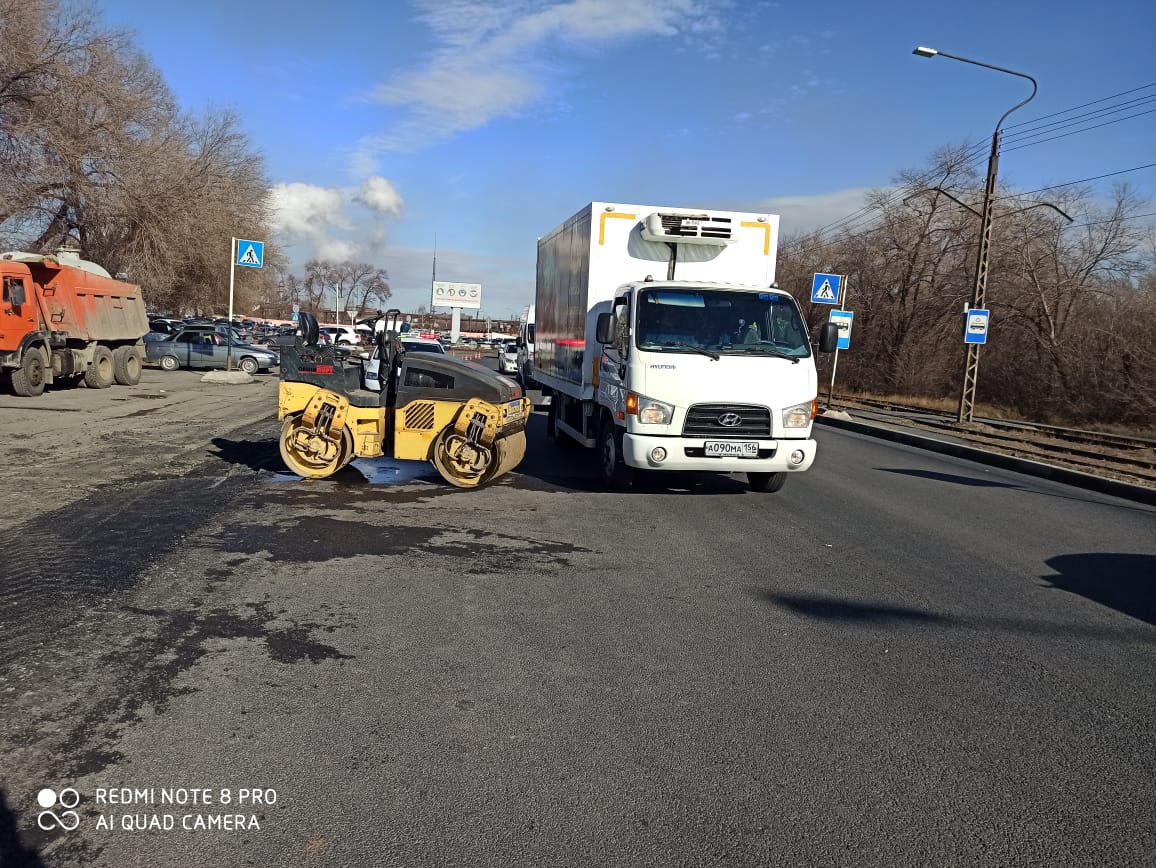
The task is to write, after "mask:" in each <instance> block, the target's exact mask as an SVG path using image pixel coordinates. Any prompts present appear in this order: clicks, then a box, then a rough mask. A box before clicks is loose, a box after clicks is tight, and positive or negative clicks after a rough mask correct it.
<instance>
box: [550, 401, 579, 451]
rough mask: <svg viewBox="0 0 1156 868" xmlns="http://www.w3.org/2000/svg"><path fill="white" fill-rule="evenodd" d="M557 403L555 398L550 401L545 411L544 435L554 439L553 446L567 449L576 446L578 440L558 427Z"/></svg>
mask: <svg viewBox="0 0 1156 868" xmlns="http://www.w3.org/2000/svg"><path fill="white" fill-rule="evenodd" d="M558 404H559V402H558V401H556V400H552V401H550V409H549V410H547V411H546V436H548V437H549V438H550V439H551V440H553V441H554V445H555V446H558V447H560V448H562V449H569V448H572V447H574V446H577V445H578V442H577V441H576V440H574V439H573V438H572V437H571V436H570V435H569V434H567V433H566V432H565V431H563V430H562V429H561V428H559V427H558Z"/></svg>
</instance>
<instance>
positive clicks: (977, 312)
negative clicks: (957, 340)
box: [963, 307, 991, 344]
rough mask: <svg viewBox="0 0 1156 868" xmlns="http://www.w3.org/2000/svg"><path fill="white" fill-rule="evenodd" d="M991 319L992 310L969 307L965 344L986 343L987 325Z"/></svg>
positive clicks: (964, 336) (965, 327) (965, 328)
mask: <svg viewBox="0 0 1156 868" xmlns="http://www.w3.org/2000/svg"><path fill="white" fill-rule="evenodd" d="M990 320H991V311H990V310H984V309H983V308H979V307H972V308H968V311H967V325H965V326H964V328H963V342H964V343H965V344H986V343H987V327H988V324H989V322H990Z"/></svg>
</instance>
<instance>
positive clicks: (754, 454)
mask: <svg viewBox="0 0 1156 868" xmlns="http://www.w3.org/2000/svg"><path fill="white" fill-rule="evenodd" d="M705 452H706V454H707V455H709V456H711V457H712V458H758V457H759V444H758V443H752V442H751V441H749V440H746V441H738V442H736V441H733V440H708V441H706V448H705Z"/></svg>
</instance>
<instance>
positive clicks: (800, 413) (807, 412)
mask: <svg viewBox="0 0 1156 868" xmlns="http://www.w3.org/2000/svg"><path fill="white" fill-rule="evenodd" d="M810 424H811V402H810V401H808V402H807V403H806V404H796V405H795V406H794V407H787V408H786V409H785V410H783V427H784V428H806V427H807V426H808V425H810Z"/></svg>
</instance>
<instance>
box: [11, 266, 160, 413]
mask: <svg viewBox="0 0 1156 868" xmlns="http://www.w3.org/2000/svg"><path fill="white" fill-rule="evenodd" d="M0 281H2V283H3V298H2V299H0V375H2V376H4V377H5V378H10V379H11V383H12V390H13V391H14V392H15V393H16V394H17V395H23V396H25V397H33V396H35V395H39V394H41V393H42V392H43V391H44V387H45V386H46V385H48V384H49V383H56V384H58V385H60V384H66V385H74V384H76V383H78V382H79V381H80V380H82V379H83V380H84V382H85V385H87V386H88V387H89V388H90V389H106V388H108V387H109V386H111V385H112V384H113V383H114V382H115V383H120V384H121V385H126V386H134V385H136V384H137V383H139V382H140V374H141V364H142V362H143V360H144V344H143V342H142V340H141V339H142V338H143V337H144V335H145V334H146V333H147V332H148V330H149V323H148V315H147V314H146V312H145V303H144V299H143V298H142V297H141V291H140V287H139V286H134V285H133V284H131V283H125V282H123V281H120V280H114V279H113V278H112V277H111V276H110V275H109V273H108V272H107V271H105V270H104V269H103V268H101V267H100V266H99V265H96V264H95V263H92V262H88V261H86V260H83V259H81V258H80V257H79V256H78V255H77V254H76V253H75V252H72V251H67V250H60V251H58V252H57V254H56V255H55V256H46V255H41V254H36V253H3V254H0Z"/></svg>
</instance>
